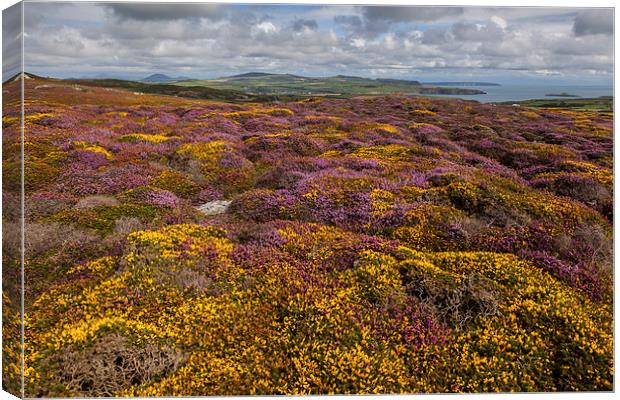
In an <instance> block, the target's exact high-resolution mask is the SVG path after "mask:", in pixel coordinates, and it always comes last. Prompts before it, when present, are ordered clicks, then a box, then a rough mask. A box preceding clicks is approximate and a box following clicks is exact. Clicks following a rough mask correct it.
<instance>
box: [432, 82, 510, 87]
mask: <svg viewBox="0 0 620 400" xmlns="http://www.w3.org/2000/svg"><path fill="white" fill-rule="evenodd" d="M424 84H425V85H433V86H502V85H500V84H499V83H493V82H425V83H424Z"/></svg>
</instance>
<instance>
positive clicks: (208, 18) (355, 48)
mask: <svg viewBox="0 0 620 400" xmlns="http://www.w3.org/2000/svg"><path fill="white" fill-rule="evenodd" d="M5 13H6V11H5ZM4 21H5V22H4V23H3V31H4V32H3V35H4V37H5V38H7V37H8V38H9V39H10V38H11V37H13V36H14V35H11V34H10V33H11V32H8V31H7V29H10V28H11V26H9V25H11V24H10V23H7V22H6V16H5V18H4ZM613 25H614V23H613V9H611V8H559V7H536V8H517V7H506V8H489V7H439V6H435V7H405V6H393V7H390V6H304V5H233V4H204V3H203V4H179V3H176V4H175V3H172V4H165V3H159V4H157V3H150V4H144V3H142V4H140V3H105V2H100V3H80V2H74V3H54V4H52V3H25V5H24V30H25V34H24V63H25V70H26V71H28V72H32V73H35V74H40V75H45V76H53V77H60V78H67V77H118V78H128V79H138V78H143V77H145V76H148V75H150V74H152V73H164V74H168V75H170V76H174V77H176V76H184V77H190V78H216V77H220V76H228V75H233V74H238V73H245V72H251V71H260V72H271V73H293V74H300V75H306V76H331V75H337V74H345V75H356V76H364V77H370V78H376V77H382V78H400V79H416V80H421V81H426V82H428V81H438V80H444V81H445V80H452V81H454V80H457V81H470V80H478V81H480V80H483V81H493V82H499V83H515V82H519V83H521V82H531V83H536V82H539V81H543V80H544V81H545V82H556V83H558V84H583V85H588V84H609V85H611V82H612V79H613V61H614V57H613V31H614V26H613ZM7 43H8V44H7V45H5V47H6V46H9V47H10V41H7ZM3 50H5V49H4V48H3ZM5 54H6V52H5ZM4 64H5V65H4V68H3V69H4V70H5V72H6V71H7V70H8V69H9V66H8V65H7V62H6V61H5V63H4ZM3 75H4V74H3Z"/></svg>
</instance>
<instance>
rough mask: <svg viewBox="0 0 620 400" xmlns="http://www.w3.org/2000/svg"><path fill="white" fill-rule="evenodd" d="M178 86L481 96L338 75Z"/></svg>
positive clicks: (245, 77)
mask: <svg viewBox="0 0 620 400" xmlns="http://www.w3.org/2000/svg"><path fill="white" fill-rule="evenodd" d="M175 85H177V86H194V87H196V86H204V87H209V88H212V89H219V90H236V91H241V92H247V93H253V94H256V95H288V96H302V97H303V96H309V95H313V96H330V97H351V96H363V95H366V96H367V95H373V96H376V95H388V94H394V93H400V94H422V93H425V94H463V95H467V94H483V93H484V92H483V91H481V90H475V89H473V90H472V89H464V88H458V87H437V86H426V85H422V84H421V83H420V82H418V81H407V80H401V79H368V78H360V77H356V76H346V75H337V76H331V77H325V78H311V77H305V76H298V75H291V74H266V73H260V72H251V73H247V74H242V75H235V76H229V77H224V78H220V79H208V80H188V81H182V82H177V83H175Z"/></svg>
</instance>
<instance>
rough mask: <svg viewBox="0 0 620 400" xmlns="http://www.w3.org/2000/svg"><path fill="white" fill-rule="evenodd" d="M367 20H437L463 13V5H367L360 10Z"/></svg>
mask: <svg viewBox="0 0 620 400" xmlns="http://www.w3.org/2000/svg"><path fill="white" fill-rule="evenodd" d="M362 13H363V15H364V18H365V19H366V20H367V21H370V22H375V21H387V22H412V21H437V20H439V19H442V18H445V17H456V16H459V15H461V14H463V7H441V6H434V7H398V6H387V7H386V6H368V7H363V11H362Z"/></svg>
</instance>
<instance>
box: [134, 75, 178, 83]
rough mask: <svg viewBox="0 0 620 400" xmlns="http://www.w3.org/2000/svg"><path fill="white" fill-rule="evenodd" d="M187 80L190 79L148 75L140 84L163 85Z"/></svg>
mask: <svg viewBox="0 0 620 400" xmlns="http://www.w3.org/2000/svg"><path fill="white" fill-rule="evenodd" d="M189 79H190V78H188V77H185V76H179V77H176V78H173V77H171V76H168V75H165V74H153V75H149V76H147V77H146V78H144V79H142V80H141V82H148V83H164V82H178V81H185V80H189Z"/></svg>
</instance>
